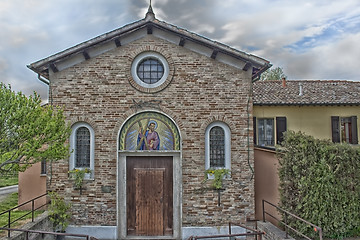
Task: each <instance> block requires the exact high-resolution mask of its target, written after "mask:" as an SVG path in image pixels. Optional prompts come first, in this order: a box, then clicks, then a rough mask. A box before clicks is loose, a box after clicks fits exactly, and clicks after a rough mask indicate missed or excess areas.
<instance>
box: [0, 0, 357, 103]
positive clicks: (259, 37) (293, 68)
mask: <svg viewBox="0 0 360 240" xmlns="http://www.w3.org/2000/svg"><path fill="white" fill-rule="evenodd" d="M148 6H149V0H103V1H98V0H51V1H46V0H1V1H0V29H1V30H2V38H0V56H1V59H0V73H1V76H0V79H1V81H3V82H5V81H6V82H8V83H11V84H12V86H13V88H14V89H19V90H21V91H23V92H26V93H29V94H31V93H32V91H33V90H37V91H38V92H41V95H42V96H47V95H46V93H47V87H46V86H45V85H44V84H43V83H41V82H40V81H39V80H37V75H36V74H35V73H33V72H32V71H30V70H29V69H27V68H26V65H27V64H29V63H31V62H34V61H37V60H39V59H42V58H45V57H47V56H49V55H52V54H55V53H57V52H59V51H62V50H64V49H67V48H69V47H72V46H74V45H76V44H78V43H81V42H83V41H86V40H89V39H90V38H93V37H96V36H98V35H101V34H103V33H106V32H108V31H111V30H113V29H116V28H118V27H121V26H123V25H125V24H128V23H131V22H133V21H136V20H139V19H142V18H144V17H145V14H146V12H147V10H148ZM152 6H153V9H154V12H155V15H156V17H157V18H158V19H160V20H163V21H166V22H168V23H171V24H175V25H177V26H179V27H182V28H185V29H188V30H189V31H192V32H195V33H198V34H201V35H204V36H205V37H207V38H210V39H213V40H217V41H220V42H223V43H225V44H227V45H229V46H232V47H234V48H237V49H239V50H242V51H246V52H249V53H251V54H255V55H257V56H260V57H263V58H265V59H268V60H270V61H271V63H273V65H274V66H280V67H283V69H284V71H285V73H286V74H287V75H288V76H289V78H290V79H295V78H296V79H359V77H358V70H357V68H358V66H360V62H359V60H358V59H359V58H358V56H359V55H360V49H359V46H358V42H360V36H359V33H360V8H359V7H358V0H342V1H328V0H315V1H314V0H299V1H288V0H271V1H270V0H252V1H248V0H226V1H216V0H177V1H170V0H153V1H152Z"/></svg>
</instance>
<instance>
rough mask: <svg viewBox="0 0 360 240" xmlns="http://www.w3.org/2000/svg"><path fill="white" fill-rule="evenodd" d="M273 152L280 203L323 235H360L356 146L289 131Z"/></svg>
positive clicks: (359, 163)
mask: <svg viewBox="0 0 360 240" xmlns="http://www.w3.org/2000/svg"><path fill="white" fill-rule="evenodd" d="M277 152H278V157H279V163H280V168H279V177H280V194H281V203H280V204H281V207H283V208H284V209H286V210H288V211H290V212H292V213H294V214H296V215H298V216H300V217H301V218H303V219H305V220H307V221H310V222H311V223H313V224H315V225H318V226H320V227H322V229H323V236H324V237H329V238H338V239H341V238H342V237H346V236H354V235H357V236H360V148H359V147H358V146H352V145H349V144H334V143H332V142H330V141H325V140H318V139H314V138H313V137H311V136H307V135H305V134H303V133H300V132H298V133H295V132H292V131H288V132H287V133H286V134H285V139H284V142H283V146H282V147H281V148H278V149H277ZM290 221H291V225H292V226H294V227H295V228H296V229H299V230H300V231H301V232H303V233H305V234H306V235H308V236H312V237H313V238H314V239H315V238H316V235H318V234H317V233H316V232H314V230H313V229H311V228H310V227H309V226H305V225H302V224H301V223H299V222H297V221H295V220H294V219H290Z"/></svg>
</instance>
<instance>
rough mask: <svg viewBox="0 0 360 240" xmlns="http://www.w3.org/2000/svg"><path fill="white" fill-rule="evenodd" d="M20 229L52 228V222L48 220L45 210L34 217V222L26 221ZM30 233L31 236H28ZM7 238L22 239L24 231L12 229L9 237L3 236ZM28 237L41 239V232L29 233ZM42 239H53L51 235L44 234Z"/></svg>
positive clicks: (46, 229)
mask: <svg viewBox="0 0 360 240" xmlns="http://www.w3.org/2000/svg"><path fill="white" fill-rule="evenodd" d="M21 229H26V230H38V231H49V229H52V223H51V222H50V219H49V217H48V212H47V211H45V212H44V213H42V214H40V215H39V216H37V217H36V218H35V219H34V222H28V223H26V224H25V225H23V226H22V227H21ZM30 235H31V236H30ZM4 239H9V240H23V239H26V238H25V233H24V232H19V231H14V232H11V237H10V238H4ZM29 239H32V240H37V239H43V238H42V236H41V234H37V233H31V234H29ZM44 239H53V236H45V238H44Z"/></svg>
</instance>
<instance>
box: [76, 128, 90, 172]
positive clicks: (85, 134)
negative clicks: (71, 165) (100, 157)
mask: <svg viewBox="0 0 360 240" xmlns="http://www.w3.org/2000/svg"><path fill="white" fill-rule="evenodd" d="M75 138H76V140H75V142H76V147H75V149H74V151H75V168H89V167H90V131H89V129H88V128H87V127H79V128H78V129H76V133H75Z"/></svg>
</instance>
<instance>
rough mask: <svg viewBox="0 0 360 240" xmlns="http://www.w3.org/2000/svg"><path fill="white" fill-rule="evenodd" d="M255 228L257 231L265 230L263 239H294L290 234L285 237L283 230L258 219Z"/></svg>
mask: <svg viewBox="0 0 360 240" xmlns="http://www.w3.org/2000/svg"><path fill="white" fill-rule="evenodd" d="M257 229H258V230H259V231H262V232H265V235H264V237H263V239H264V240H283V239H284V240H285V239H286V240H295V239H294V238H292V237H291V236H290V235H288V237H286V233H285V231H282V230H280V229H279V228H277V227H275V226H274V225H273V224H272V223H270V222H263V221H258V222H257Z"/></svg>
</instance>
